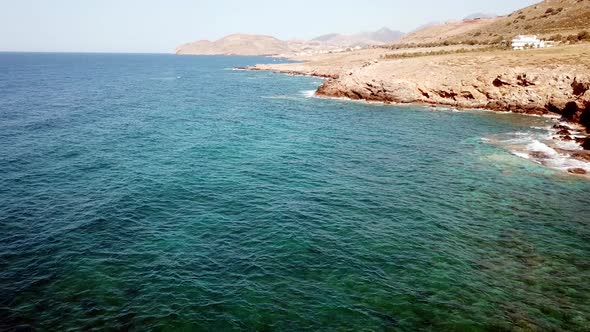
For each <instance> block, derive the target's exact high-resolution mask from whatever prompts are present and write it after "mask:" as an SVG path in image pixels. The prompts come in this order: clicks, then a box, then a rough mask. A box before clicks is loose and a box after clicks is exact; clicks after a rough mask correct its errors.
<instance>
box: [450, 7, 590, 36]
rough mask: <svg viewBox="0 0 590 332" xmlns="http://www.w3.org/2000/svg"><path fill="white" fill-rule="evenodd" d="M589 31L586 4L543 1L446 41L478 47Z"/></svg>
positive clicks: (588, 9) (588, 13)
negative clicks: (526, 37) (533, 36)
mask: <svg viewBox="0 0 590 332" xmlns="http://www.w3.org/2000/svg"><path fill="white" fill-rule="evenodd" d="M584 30H590V0H545V1H543V2H540V3H538V4H535V5H532V6H529V7H526V8H523V9H521V10H518V11H515V12H513V13H512V14H510V15H508V16H503V17H500V18H498V19H496V20H494V21H493V22H490V24H485V25H482V26H479V27H478V28H477V29H472V30H469V31H465V32H463V33H461V34H457V35H454V36H451V37H450V38H448V40H449V41H451V42H459V41H465V40H476V41H477V42H478V43H488V42H493V41H495V40H498V39H511V38H512V37H514V36H516V35H519V34H537V35H540V36H541V37H544V38H552V39H556V37H557V39H559V36H557V35H561V36H563V37H565V36H570V35H576V34H578V33H579V32H581V31H584Z"/></svg>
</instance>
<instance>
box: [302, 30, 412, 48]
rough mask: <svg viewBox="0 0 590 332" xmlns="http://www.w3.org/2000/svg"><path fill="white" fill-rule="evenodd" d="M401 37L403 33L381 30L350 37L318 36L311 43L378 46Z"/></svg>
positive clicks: (337, 34)
mask: <svg viewBox="0 0 590 332" xmlns="http://www.w3.org/2000/svg"><path fill="white" fill-rule="evenodd" d="M403 35H404V33H403V32H401V31H393V30H391V29H389V28H381V29H379V30H377V31H374V32H361V33H357V34H352V35H344V34H339V33H332V34H328V35H323V36H319V37H317V38H314V39H312V41H319V42H322V43H327V44H332V45H340V46H356V45H379V44H389V43H392V42H394V41H396V40H399V39H400V38H401V37H403Z"/></svg>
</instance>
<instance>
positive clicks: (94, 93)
mask: <svg viewBox="0 0 590 332" xmlns="http://www.w3.org/2000/svg"><path fill="white" fill-rule="evenodd" d="M285 61H286V60H282V59H273V58H263V57H213V56H210V57H207V56H205V57H198V56H195V57H188V56H174V55H161V54H160V55H158V54H59V53H0V330H2V331H29V330H35V331H77V330H101V331H102V330H130V331H511V330H520V331H528V330H531V331H588V329H589V328H590V181H589V180H588V178H585V177H583V176H576V175H571V174H568V172H567V171H565V169H567V168H568V167H575V166H579V167H586V166H585V165H577V164H576V163H577V162H576V161H572V160H565V159H564V158H563V157H562V156H561V155H559V150H558V149H554V148H552V147H551V146H550V143H549V142H548V141H544V140H543V139H544V138H546V137H548V136H550V135H551V132H550V130H551V129H550V128H551V126H552V125H553V124H555V123H556V120H555V119H552V118H542V117H532V116H524V115H517V114H509V113H496V112H485V111H469V110H467V111H461V110H456V109H453V108H436V107H427V106H420V105H383V104H369V103H365V102H351V101H347V100H338V99H324V98H317V97H314V96H313V91H314V90H315V89H316V88H317V87H318V86H319V85H320V84H321V83H322V80H321V79H319V78H310V77H293V76H288V75H282V74H277V73H271V72H251V71H242V70H233V68H235V67H238V66H247V65H253V64H256V63H273V62H285ZM539 149H540V150H541V152H544V156H545V157H547V158H549V157H554V158H552V162H551V163H540V162H538V161H537V160H535V159H534V158H529V157H530V156H535V155H539V153H536V154H535V153H534V152H539V151H536V150H539ZM528 152H530V154H528ZM547 158H544V159H547Z"/></svg>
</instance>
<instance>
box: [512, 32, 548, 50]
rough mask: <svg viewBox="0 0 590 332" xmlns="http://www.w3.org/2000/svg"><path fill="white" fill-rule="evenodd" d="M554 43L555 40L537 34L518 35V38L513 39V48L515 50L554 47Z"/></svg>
mask: <svg viewBox="0 0 590 332" xmlns="http://www.w3.org/2000/svg"><path fill="white" fill-rule="evenodd" d="M553 45H554V42H552V41H544V40H541V39H539V37H537V35H518V36H516V38H514V39H512V48H513V49H515V50H524V49H525V48H545V47H553Z"/></svg>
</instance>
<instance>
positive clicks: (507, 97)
mask: <svg viewBox="0 0 590 332" xmlns="http://www.w3.org/2000/svg"><path fill="white" fill-rule="evenodd" d="M506 52H509V53H507V54H508V55H518V56H520V55H521V54H522V53H512V52H510V51H506ZM354 55H357V59H355V58H354V57H352V56H351V58H352V59H351V61H346V60H347V59H345V61H342V58H343V56H342V55H341V54H338V55H336V56H332V59H330V56H329V55H328V56H326V55H323V56H322V57H318V58H319V59H318V58H313V57H312V58H309V59H304V60H303V61H301V59H290V60H295V61H300V62H295V63H287V64H259V65H255V66H250V67H241V68H236V69H240V70H250V71H269V72H273V73H278V74H284V75H290V76H308V77H315V78H322V79H324V82H323V83H322V84H321V85H320V86H319V87H318V88H317V90H316V92H315V93H314V96H316V97H319V98H328V99H338V100H350V101H362V102H368V103H379V104H383V105H399V106H404V105H418V106H423V107H430V108H444V107H451V108H455V109H457V110H464V111H470V110H473V111H484V112H497V113H513V114H522V115H531V116H539V117H543V118H548V119H553V120H555V122H554V126H553V128H552V130H553V129H556V128H557V130H553V131H552V130H550V131H549V133H548V135H550V136H551V140H552V141H554V142H555V144H554V146H555V149H554V151H555V153H558V154H559V155H562V156H565V157H567V158H571V159H573V160H578V161H581V162H584V163H587V167H584V168H580V167H576V168H571V169H567V172H568V173H570V174H573V175H582V176H584V177H590V127H588V126H587V125H586V126H585V125H584V124H585V123H584V121H587V120H588V117H590V91H589V90H590V75H589V74H590V69H588V68H590V66H588V67H585V65H586V64H582V65H581V66H571V65H570V64H557V65H554V67H553V68H547V69H541V70H539V69H538V68H532V67H531V66H530V65H529V66H523V65H521V66H515V67H512V66H506V65H504V66H497V67H493V66H492V67H493V68H492V70H489V71H485V70H481V68H480V67H479V66H477V62H475V65H474V63H471V66H467V70H466V67H465V66H463V67H461V65H459V69H460V70H459V71H458V74H457V75H455V74H456V73H457V71H455V69H456V67H455V66H453V65H454V63H453V62H454V61H461V60H464V59H465V58H467V57H471V59H469V58H468V59H467V60H471V61H473V59H472V58H473V57H474V55H472V54H470V55H468V56H465V55H463V54H461V55H458V56H456V55H450V56H449V55H445V56H432V57H421V58H420V59H418V60H419V61H415V60H416V59H413V58H410V59H402V60H383V59H380V60H376V59H373V60H367V57H364V58H362V57H361V60H360V61H358V58H359V56H358V53H357V54H354ZM480 55H483V56H487V57H488V59H487V60H488V63H491V64H492V65H493V64H494V62H493V61H489V56H488V55H487V54H486V53H483V54H480ZM533 55H537V54H533ZM475 56H477V54H475ZM344 58H345V57H344ZM425 58H426V60H427V61H424V59H425ZM462 58H463V59H462ZM334 59H335V61H329V60H334ZM322 60H324V61H322ZM325 60H328V61H325ZM355 60H356V61H355ZM428 60H435V61H434V62H437V63H436V64H435V65H434V66H433V65H432V64H431V62H430V61H428ZM416 62H417V64H418V65H423V64H424V65H426V66H427V67H426V68H423V67H416ZM407 64H409V65H410V66H409V67H410V68H409V70H408V69H407V68H404V66H405V65H407ZM412 64H413V66H412ZM428 66H429V67H430V68H432V67H434V69H435V70H434V71H430V70H428V69H430V68H428ZM488 68H489V66H488ZM396 69H397V70H396ZM575 69H581V70H579V71H576V70H575ZM470 70H473V71H470ZM421 72H427V73H428V74H429V75H431V76H430V79H424V77H423V76H422V75H421ZM530 73H532V74H530ZM570 73H572V74H570ZM485 76H487V77H488V79H487V80H486V79H485ZM441 77H442V79H441ZM482 77H483V78H482ZM433 78H434V79H433ZM391 81H393V83H391ZM486 81H487V82H488V84H486ZM486 85H487V86H486ZM424 86H426V88H424ZM412 90H413V91H412ZM488 90H490V91H488ZM493 90H498V91H500V93H498V92H497V91H493ZM539 92H544V93H545V94H546V95H547V96H549V97H546V98H545V99H543V98H541V97H539V95H540V93H539ZM478 93H479V95H478V96H476V94H478ZM494 97H498V98H494ZM574 142H575V144H576V146H577V148H576V149H565V148H560V147H559V145H560V144H561V145H564V144H566V143H568V145H570V146H571V145H572V144H570V143H574ZM532 155H534V156H535V157H539V158H538V160H535V162H538V163H541V164H543V162H544V160H545V159H546V158H548V156H547V155H546V154H543V153H542V152H541V151H532ZM527 159H528V158H527Z"/></svg>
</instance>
